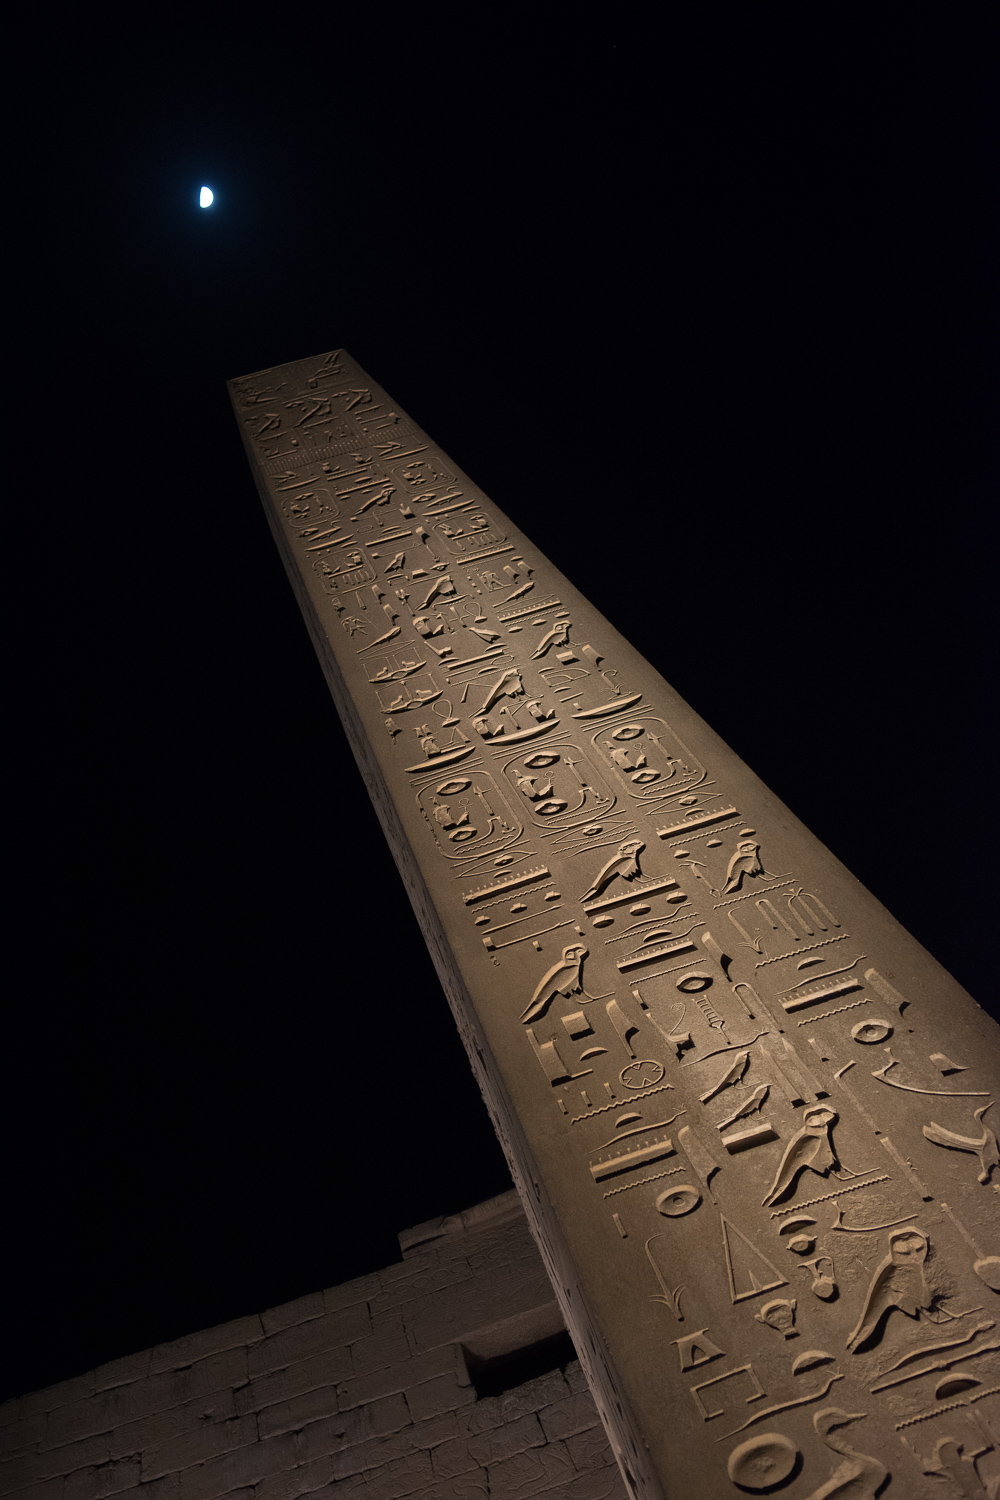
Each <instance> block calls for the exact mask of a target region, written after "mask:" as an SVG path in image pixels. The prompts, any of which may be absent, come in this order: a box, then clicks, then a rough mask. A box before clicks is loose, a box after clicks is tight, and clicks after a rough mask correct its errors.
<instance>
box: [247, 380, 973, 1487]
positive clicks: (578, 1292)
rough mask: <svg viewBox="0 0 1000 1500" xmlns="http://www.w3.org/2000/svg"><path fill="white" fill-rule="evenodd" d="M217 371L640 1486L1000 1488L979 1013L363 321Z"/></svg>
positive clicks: (599, 1390) (604, 1405)
mask: <svg viewBox="0 0 1000 1500" xmlns="http://www.w3.org/2000/svg"><path fill="white" fill-rule="evenodd" d="M231 389H232V395H233V403H234V407H235V410H236V414H237V418H238V420H239V423H240V426H241V430H242V432H243V435H244V439H245V442H246V446H247V450H248V453H249V455H250V458H251V463H252V466H253V469H254V472H255V476H256V478H257V482H258V485H259V487H260V490H261V494H262V497H263V499H264V503H265V508H266V510H267V512H268V515H269V518H270V520H271V523H272V526H273V529H274V531H275V535H276V538H277V540H278V542H279V546H280V548H281V551H282V554H283V557H284V559H285V562H286V566H287V568H288V571H289V574H290V576H291V578H292V581H293V584H294V586H295V588H296V590H297V592H298V595H299V598H300V601H301V603H302V607H303V611H304V613H305V615H306V618H307V621H308V623H309V626H310V629H311V631H312V634H313V637H314V640H315V642H316V645H317V649H318V651H319V654H320V658H321V661H322V662H323V664H324V668H325V670H326V671H327V675H328V678H329V680H330V684H331V688H332V690H333V693H334V696H335V698H336V700H337V703H338V707H339V708H340V711H341V714H342V717H343V719H344V722H345V726H346V727H347V730H348V733H349V735H350V737H351V740H352V744H353V745H354V748H355V752H356V754H357V757H358V760H359V764H360V765H361V767H362V770H363V772H364V774H365V776H366V780H367V782H368V786H369V790H370V791H371V795H372V797H373V800H374V801H375V802H376V806H377V807H378V808H379V811H380V814H381V815H382V818H383V824H384V826H385V828H386V831H387V833H388V835H389V838H390V842H391V844H392V847H393V850H394V853H395V855H396V858H397V861H398V862H399V864H400V868H401V870H402V872H403V875H404V879H406V881H407V884H408V887H409V889H410V892H411V896H412V898H413V901H414V905H415V907H416V908H417V910H418V914H419V915H420V918H421V921H422V923H423V925H424V929H425V932H426V934H427V939H428V943H429V945H430V946H431V949H432V953H433V954H434V956H435V961H436V963H437V964H438V970H439V973H440V974H441V977H442V981H443V983H444V986H445V990H446V992H447V994H448V997H449V1000H450V1002H451V1004H452V1008H453V1010H454V1013H455V1016H456V1020H457V1022H458V1025H459V1029H460V1031H461V1034H462V1036H463V1040H464V1041H465V1043H466V1046H467V1049H468V1051H469V1055H470V1060H471V1061H472V1065H473V1068H474V1069H475V1071H476V1075H477V1077H478V1078H479V1081H480V1084H481V1086H482V1088H483V1091H484V1095H485V1097H486V1100H487V1104H488V1106H489V1108H490V1110H491V1112H492V1115H493V1118H494V1121H495V1124H496V1126H497V1131H498V1134H499V1135H500V1138H501V1141H502V1142H503V1144H504V1147H505V1150H506V1151H507V1153H508V1157H509V1159H510V1162H511V1168H512V1171H513V1172H514V1175H515V1179H516V1180H517V1181H518V1184H519V1187H520V1188H521V1191H522V1196H523V1198H524V1201H525V1205H526V1208H527V1210H528V1213H529V1217H530V1218H531V1221H532V1225H533V1228H534V1231H535V1234H536V1237H537V1239H538V1242H539V1246H540V1249H541V1252H542V1256H543V1259H544V1260H545V1263H546V1266H547V1268H548V1270H549V1273H550V1275H551V1276H552V1279H553V1284H554V1286H555V1290H556V1294H557V1296H558V1297H559V1299H560V1304H561V1306H562V1308H563V1311H564V1314H565V1316H566V1319H567V1322H568V1325H569V1327H570V1329H571V1331H572V1333H573V1335H574V1338H575V1340H576V1342H577V1347H578V1349H579V1352H580V1355H581V1358H582V1359H583V1362H584V1365H585V1368H586V1370H587V1373H588V1377H589V1379H590V1381H591V1385H592V1388H593V1390H594V1393H595V1397H596V1399H597V1402H598V1406H599V1409H600V1410H601V1413H602V1416H603V1418H604V1420H605V1423H606V1425H607V1427H608V1431H609V1434H610V1436H611V1440H612V1443H613V1445H614V1447H615V1451H616V1453H617V1455H618V1457H619V1462H620V1464H621V1468H622V1473H623V1476H624V1478H625V1482H626V1484H627V1486H628V1488H629V1490H630V1492H631V1493H632V1494H634V1495H636V1496H639V1495H641V1496H643V1497H649V1500H656V1497H659V1496H660V1495H662V1494H663V1493H664V1492H669V1493H671V1494H675V1493H676V1494H694V1493H699V1494H704V1495H706V1496H715V1495H732V1494H735V1493H737V1491H739V1492H754V1491H757V1492H765V1491H766V1492H768V1493H770V1492H771V1491H772V1490H774V1489H776V1488H779V1487H781V1486H783V1485H784V1484H785V1483H786V1482H788V1483H791V1482H792V1481H794V1480H796V1478H797V1476H801V1477H800V1482H799V1487H798V1488H797V1489H796V1490H795V1493H796V1495H801V1496H802V1497H805V1496H810V1497H812V1500H818V1497H819V1496H826V1495H833V1494H840V1493H844V1494H848V1493H849V1494H851V1495H858V1496H867V1495H872V1496H874V1495H875V1494H876V1493H878V1492H879V1491H880V1489H881V1488H882V1487H883V1485H884V1484H885V1482H886V1481H887V1478H888V1476H889V1475H890V1474H891V1475H892V1476H893V1479H894V1480H895V1481H897V1482H898V1487H899V1490H900V1493H905V1494H907V1495H910V1494H912V1495H915V1496H921V1495H925V1494H928V1495H929V1494H936V1493H943V1489H942V1487H941V1486H942V1484H943V1483H945V1482H947V1483H950V1484H952V1485H953V1486H956V1485H957V1486H959V1489H958V1490H956V1493H959V1492H960V1493H977V1492H980V1491H981V1492H983V1493H986V1492H990V1491H991V1489H993V1488H995V1487H996V1484H997V1480H998V1476H1000V1446H998V1444H1000V1435H998V1429H997V1406H998V1402H1000V1387H998V1385H997V1380H996V1370H995V1363H991V1362H994V1361H995V1360H996V1358H997V1349H998V1343H1000V1341H998V1340H997V1339H996V1337H995V1335H994V1329H995V1325H996V1323H997V1321H998V1318H997V1317H996V1316H992V1317H991V1316H989V1314H990V1311H991V1309H992V1310H993V1311H994V1313H996V1312H1000V1303H997V1304H996V1305H995V1307H992V1305H988V1304H989V1299H990V1298H995V1297H996V1296H997V1294H998V1293H1000V1254H998V1253H997V1252H998V1249H1000V1246H998V1243H997V1242H998V1239H1000V1235H998V1233H997V1222H996V1218H997V1215H996V1207H997V1204H996V1196H995V1195H996V1194H998V1193H1000V1180H998V1179H1000V1172H998V1171H997V1168H998V1167H1000V1156H998V1147H997V1137H996V1134H995V1127H994V1125H993V1123H992V1120H993V1116H992V1113H991V1111H992V1108H993V1102H994V1099H995V1097H996V1091H997V1088H998V1087H1000V1074H998V1068H997V1040H996V1032H995V1029H994V1028H992V1027H991V1025H990V1023H988V1022H986V1020H985V1018H984V1017H982V1015H981V1013H979V1012H978V1011H977V1010H976V1008H975V1006H974V1005H973V1004H972V1002H971V1001H969V999H968V997H967V996H965V995H964V994H963V993H962V992H961V991H960V990H959V989H958V988H957V986H955V985H954V983H953V981H951V980H950V979H949V977H948V976H947V975H946V974H944V972H943V971H942V970H940V968H938V966H936V965H935V964H934V963H933V960H931V959H929V958H928V956H927V955H926V954H925V953H924V952H923V950H922V949H919V948H918V947H917V945H916V944H914V943H913V942H912V940H910V939H909V938H908V936H907V935H906V934H905V933H904V932H902V930H901V929H900V928H898V926H897V925H896V924H894V923H893V922H892V921H891V919H889V918H887V917H886V915H885V913H884V912H883V911H882V909H881V908H880V907H878V906H877V904H876V903H875V902H874V901H872V899H871V898H870V897H868V895H867V893H866V892H864V891H863V890H862V889H861V888H860V887H859V886H858V884H857V882H856V881H854V880H853V879H852V877H850V875H849V874H848V873H847V872H846V871H844V870H843V867H842V866H840V865H839V864H838V863H837V861H836V860H835V859H834V858H833V857H832V856H831V855H830V854H829V853H828V852H827V851H826V850H825V849H823V848H822V846H821V845H820V844H818V842H817V841H816V840H815V839H813V838H812V837H811V835H810V834H809V833H808V832H807V831H806V830H805V829H803V828H802V827H801V825H798V824H796V822H795V820H794V819H793V818H792V817H791V816H790V815H789V813H788V811H787V809H785V808H783V807H782V806H781V805H780V804H779V803H778V802H776V800H775V799H774V798H773V797H772V796H771V794H770V793H769V792H768V791H767V789H766V788H764V787H762V786H761V784H760V783H759V782H758V781H757V780H756V778H755V777H754V776H753V775H752V773H750V772H749V771H748V770H747V768H746V767H745V765H743V764H742V762H740V761H738V760H737V759H736V757H735V756H733V755H732V754H731V753H730V752H729V751H727V750H726V748H725V747H724V746H721V745H720V743H719V741H718V740H717V739H715V738H714V736H712V735H711V733H710V732H709V731H708V730H707V728H706V726H705V725H703V724H702V723H701V721H700V720H699V719H698V717H697V715H695V714H694V713H693V712H692V711H691V710H690V709H689V708H688V707H687V705H686V704H684V703H683V702H682V701H681V700H680V699H679V698H678V697H677V696H676V694H674V693H673V691H672V690H671V689H670V688H669V687H668V686H667V684H666V683H664V682H663V680H662V679H661V678H660V677H659V676H658V675H657V674H656V673H655V672H654V671H653V670H652V669H651V668H650V666H649V665H648V663H646V662H645V661H644V660H643V658H642V657H641V656H640V655H639V654H638V653H637V652H636V651H635V650H633V649H632V648H631V647H629V646H628V645H627V644H625V643H624V642H623V641H622V640H621V637H620V636H617V635H616V634H615V632H614V631H613V630H611V628H610V627H609V626H608V625H607V624H606V622H604V621H603V620H601V618H600V616H599V615H597V614H596V612H595V611H594V610H593V608H592V607H591V606H590V605H589V604H588V603H587V601H586V600H585V599H583V598H582V597H581V596H580V595H579V594H578V593H577V592H576V591H575V590H574V589H573V588H572V586H571V585H569V584H567V583H566V581H565V580H564V579H563V578H561V577H560V576H559V575H557V574H556V572H555V571H554V569H553V568H552V566H551V565H550V564H549V562H548V561H547V559H546V558H545V557H543V556H542V555H541V554H540V553H539V552H538V551H537V549H535V548H534V547H533V546H532V544H531V543H530V542H529V540H528V539H527V538H526V537H525V536H524V535H523V534H522V533H521V532H519V531H518V529H517V528H516V527H515V526H514V525H513V524H512V523H511V522H510V521H509V520H508V518H507V517H506V516H504V515H503V514H502V513H501V512H500V511H499V510H498V509H497V507H496V506H495V505H494V504H493V503H492V502H491V501H490V500H489V499H488V498H487V497H486V496H485V495H483V494H482V492H481V491H480V490H479V489H478V488H477V487H476V486H475V484H473V483H472V481H470V480H469V478H468V477H467V476H466V475H465V474H463V473H462V471H461V470H460V469H459V468H458V466H457V465H456V464H454V463H453V462H452V461H451V460H450V459H449V458H448V457H447V456H446V455H445V454H443V453H442V452H441V451H440V449H439V448H437V447H436V446H435V444H434V443H433V442H432V441H431V440H430V439H429V438H428V437H427V436H426V435H425V434H424V433H422V432H421V431H420V430H419V428H418V427H417V426H416V424H415V423H414V422H413V421H412V420H411V419H410V418H409V417H408V416H407V415H406V414H405V413H404V412H402V411H400V409H399V408H398V407H397V406H396V405H395V404H394V403H393V402H392V401H391V399H390V398H389V397H388V396H387V395H386V393H385V392H384V391H382V390H381V389H380V388H379V387H378V386H377V385H376V383H375V382H373V381H372V380H371V379H370V378H369V377H368V376H367V375H366V374H365V373H364V372H363V371H362V370H361V369H360V367H359V366H358V365H357V364H356V362H355V361H354V360H352V359H351V358H350V356H348V355H346V354H345V353H344V352H343V351H334V352H333V353H331V354H325V355H321V356H318V357H316V358H314V359H308V360H303V361H299V362H298V363H296V364H292V365H286V366H282V367H281V368H279V369H276V370H269V371H264V372H262V373H260V374H258V375H253V376H249V377H246V378H245V379H241V380H237V381H234V382H233V383H232V387H231ZM606 504H607V500H606V499H600V498H597V499H595V498H592V497H591V496H589V495H586V496H584V495H581V496H580V498H579V499H576V500H573V501H572V502H571V505H572V506H573V507H575V513H574V519H575V520H586V521H587V522H588V523H589V522H591V521H592V519H593V517H592V516H591V513H590V512H591V509H592V508H593V507H599V506H601V505H606ZM628 526H629V522H628V517H627V514H623V515H622V516H620V517H619V516H617V515H614V514H608V515H606V516H605V517H603V526H602V527H600V528H597V529H596V530H595V535H606V534H607V533H608V532H615V534H616V535H620V536H621V537H622V538H623V540H624V542H625V544H626V549H627V545H628V537H629V532H628ZM616 529H617V530H616ZM704 583H705V587H706V589H709V588H711V587H714V586H715V581H713V580H712V579H710V578H709V575H708V574H707V573H706V574H705V579H704ZM718 586H719V587H720V588H725V587H727V586H728V585H727V584H726V582H725V580H718ZM639 644H642V643H641V642H640V643H639ZM752 690H753V689H752V684H750V685H748V691H752ZM873 774H874V773H873ZM343 795H344V796H351V795H353V791H352V789H351V788H347V787H345V788H343ZM328 805H329V799H328ZM952 874H953V872H952ZM951 878H952V875H949V879H951ZM950 894H951V895H952V896H954V894H955V893H954V891H953V890H950ZM954 904H955V903H954V901H950V902H949V905H951V906H954ZM956 1056H957V1057H958V1058H960V1059H962V1060H961V1061H960V1062H957V1063H956V1062H953V1061H952V1060H951V1059H952V1058H953V1057H956ZM890 1131H891V1134H890ZM848 1195H850V1196H848ZM945 1200H947V1201H945ZM776 1293H777V1295H776ZM984 1298H985V1299H986V1301H984V1300H983V1299H984ZM686 1324H688V1325H689V1327H685V1325H686ZM931 1325H933V1327H932V1326H931ZM806 1345H808V1347H805V1348H804V1346H806ZM797 1348H804V1352H803V1353H801V1354H796V1353H795V1350H796V1349H797ZM831 1350H832V1351H834V1352H833V1353H831V1352H829V1351H831ZM703 1365H711V1369H710V1370H708V1371H704V1372H703V1371H702V1370H701V1366H703ZM835 1384H836V1386H837V1390H836V1392H835V1399H837V1401H838V1405H836V1406H832V1405H828V1404H825V1402H826V1401H827V1399H828V1393H829V1392H830V1391H831V1389H832V1388H833V1386H834V1385H835ZM685 1391H688V1392H690V1399H688V1397H687V1396H684V1394H683V1393H684V1392H685ZM765 1423H766V1424H767V1426H768V1428H769V1430H768V1431H765V1432H760V1433H753V1432H751V1435H749V1436H744V1433H745V1431H746V1429H753V1428H755V1427H758V1426H760V1425H763V1424H765ZM859 1424H863V1425H859ZM962 1485H964V1486H965V1488H964V1489H962V1488H961V1486H962ZM977 1487H978V1488H977ZM893 1493H895V1490H894V1491H893Z"/></svg>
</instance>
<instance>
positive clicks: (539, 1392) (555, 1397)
mask: <svg viewBox="0 0 1000 1500" xmlns="http://www.w3.org/2000/svg"><path fill="white" fill-rule="evenodd" d="M566 1394H567V1386H566V1382H565V1380H564V1379H563V1377H562V1373H561V1371H559V1370H549V1371H547V1372H546V1374H544V1375H539V1376H537V1377H536V1379H534V1380H526V1381H525V1382H524V1384H523V1385H518V1386H515V1387H514V1389H513V1390H510V1391H504V1393H503V1395H502V1396H500V1397H499V1398H498V1399H499V1402H500V1416H501V1418H502V1420H503V1421H504V1422H515V1421H516V1420H517V1418H518V1417H523V1416H524V1415H525V1413H526V1412H529V1411H535V1412H537V1411H541V1410H542V1409H543V1408H544V1407H546V1406H553V1405H554V1404H555V1403H556V1402H557V1401H562V1400H563V1399H564V1398H565V1396H566Z"/></svg>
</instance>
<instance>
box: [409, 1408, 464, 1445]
mask: <svg viewBox="0 0 1000 1500" xmlns="http://www.w3.org/2000/svg"><path fill="white" fill-rule="evenodd" d="M457 1436H458V1419H457V1415H456V1413H455V1412H453V1411H446V1412H442V1413H441V1415H440V1416H439V1417H431V1418H430V1420H429V1421H423V1422H417V1423H416V1424H415V1426H414V1428H413V1445H414V1447H415V1448H431V1449H433V1448H437V1447H439V1446H440V1445H441V1444H442V1443H447V1442H450V1441H451V1439H452V1438H455V1437H457Z"/></svg>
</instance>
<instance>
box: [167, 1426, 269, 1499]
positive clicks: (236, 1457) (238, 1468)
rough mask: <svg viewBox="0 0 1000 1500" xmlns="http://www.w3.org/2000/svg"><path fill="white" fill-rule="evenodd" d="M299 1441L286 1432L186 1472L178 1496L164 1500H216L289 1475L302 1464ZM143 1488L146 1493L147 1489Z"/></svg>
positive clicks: (172, 1495)
mask: <svg viewBox="0 0 1000 1500" xmlns="http://www.w3.org/2000/svg"><path fill="white" fill-rule="evenodd" d="M296 1442H297V1439H296V1436H295V1434H294V1433H291V1432H286V1433H282V1434H281V1435H280V1436H279V1437H273V1438H267V1439H263V1440H261V1441H260V1442H257V1443H251V1444H249V1445H248V1446H247V1447H245V1448H235V1449H233V1451H232V1452H231V1453H223V1454H221V1455H220V1456H219V1457H218V1458H212V1459H209V1460H208V1461H207V1462H206V1463H203V1464H197V1465H196V1466H195V1467H194V1468H191V1469H183V1470H181V1471H180V1473H179V1476H178V1485H177V1491H176V1495H175V1494H173V1493H171V1494H169V1495H167V1496H165V1497H162V1500H216V1497H217V1496H219V1495H225V1494H227V1493H228V1492H229V1491H230V1490H240V1489H246V1488H248V1487H249V1486H251V1485H257V1484H259V1483H260V1481H261V1480H262V1479H267V1478H269V1477H270V1476H271V1475H273V1474H281V1473H285V1472H286V1471H288V1470H290V1469H293V1468H294V1467H295V1464H296V1462H297V1461H298V1454H297V1450H296ZM142 1488H143V1493H144V1494H145V1490H146V1486H145V1485H143V1487H142ZM156 1500H161V1497H156Z"/></svg>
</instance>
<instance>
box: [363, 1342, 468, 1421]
mask: <svg viewBox="0 0 1000 1500" xmlns="http://www.w3.org/2000/svg"><path fill="white" fill-rule="evenodd" d="M457 1358H458V1356H457V1352H456V1351H455V1350H454V1349H453V1348H451V1347H450V1346H447V1345H446V1346H445V1347H444V1348H441V1349H432V1350H430V1351H429V1353H427V1354H420V1355H417V1356H416V1357H414V1358H412V1359H405V1360H400V1361H399V1362H398V1363H396V1364H394V1365H387V1366H386V1367H385V1369H381V1370H373V1371H372V1372H371V1373H370V1374H368V1375H355V1376H354V1378H353V1379H352V1380H346V1381H344V1382H343V1383H342V1384H340V1385H338V1387H337V1401H338V1402H339V1405H340V1409H341V1411H347V1410H348V1409H349V1408H350V1407H352V1406H362V1405H365V1404H367V1403H368V1402H369V1401H377V1400H378V1399H379V1398H380V1397H381V1396H389V1395H392V1393H393V1392H395V1391H406V1390H409V1389H410V1388H411V1387H412V1386H413V1385H416V1384H419V1383H420V1381H423V1380H433V1378H434V1376H435V1375H444V1374H446V1373H448V1372H451V1371H453V1370H454V1369H455V1367H456V1362H457Z"/></svg>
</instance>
